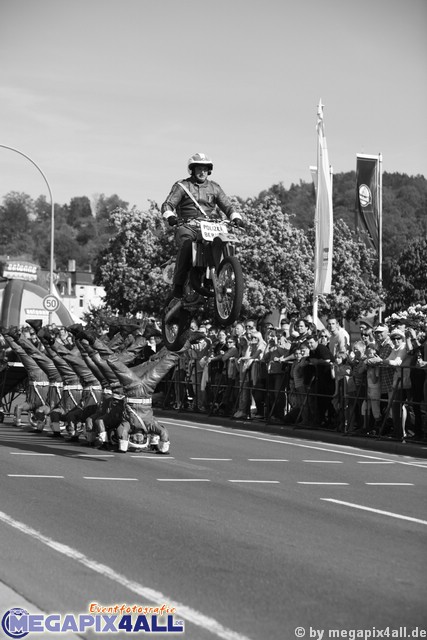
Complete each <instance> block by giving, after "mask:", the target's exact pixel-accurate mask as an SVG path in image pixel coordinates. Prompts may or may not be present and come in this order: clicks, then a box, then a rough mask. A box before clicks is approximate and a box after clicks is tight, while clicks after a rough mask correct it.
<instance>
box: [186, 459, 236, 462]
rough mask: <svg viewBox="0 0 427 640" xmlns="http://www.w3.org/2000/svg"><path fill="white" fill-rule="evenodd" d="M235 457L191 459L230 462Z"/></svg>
mask: <svg viewBox="0 0 427 640" xmlns="http://www.w3.org/2000/svg"><path fill="white" fill-rule="evenodd" d="M232 459H233V458H190V460H207V461H212V462H215V461H218V462H230V460H232Z"/></svg>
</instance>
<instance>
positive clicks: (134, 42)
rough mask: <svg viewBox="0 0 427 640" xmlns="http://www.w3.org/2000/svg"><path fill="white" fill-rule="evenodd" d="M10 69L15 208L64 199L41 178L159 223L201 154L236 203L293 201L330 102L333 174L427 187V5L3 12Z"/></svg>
mask: <svg viewBox="0 0 427 640" xmlns="http://www.w3.org/2000/svg"><path fill="white" fill-rule="evenodd" d="M0 61H1V64H0V201H1V200H2V199H3V197H4V196H5V195H6V194H7V193H9V192H11V191H17V192H24V193H27V194H28V195H30V196H31V197H32V198H37V197H38V196H40V195H45V196H46V197H47V199H48V200H49V192H48V188H47V184H46V182H45V180H44V178H43V176H42V174H41V173H40V171H39V170H38V169H37V167H38V168H39V169H40V170H41V172H42V173H43V174H44V176H45V178H46V180H47V182H48V184H49V187H50V189H51V192H52V194H53V199H54V201H55V202H57V203H59V204H68V203H69V202H70V200H71V198H73V197H80V196H87V197H88V198H90V199H91V200H93V199H94V198H96V197H97V196H99V195H100V194H104V195H105V196H106V197H108V196H110V195H113V194H117V195H118V196H119V197H120V198H121V199H122V200H124V201H126V202H128V203H129V204H130V206H133V205H135V206H137V207H138V208H139V209H142V210H146V209H148V207H149V204H150V200H154V201H155V202H157V203H158V204H161V203H162V202H163V200H164V199H165V198H166V196H167V195H168V193H169V191H170V188H171V186H172V184H173V183H174V182H175V181H176V180H179V179H182V178H184V177H186V176H187V160H188V158H189V157H190V156H191V155H192V154H194V153H196V152H203V153H206V154H207V155H209V156H210V157H211V158H212V160H213V162H214V172H213V174H212V176H211V177H212V179H214V180H216V181H217V182H219V184H220V185H221V186H222V187H223V189H224V190H225V192H226V193H227V194H228V195H237V196H240V197H241V198H245V199H246V198H249V197H253V196H257V195H258V194H259V192H260V191H262V190H264V189H268V188H269V187H271V186H272V185H274V184H277V183H279V182H281V183H283V185H284V187H285V188H286V189H288V188H289V187H290V185H291V184H292V183H294V184H299V183H300V181H301V180H302V181H304V182H309V181H310V180H311V175H310V169H309V168H310V165H315V164H316V148H317V137H316V119H317V118H316V113H317V105H318V103H319V100H320V99H321V100H322V103H323V104H324V123H325V133H326V138H327V144H328V149H329V160H330V163H331V165H332V166H333V171H334V173H340V172H345V171H351V170H354V169H355V168H356V154H358V153H365V154H372V155H376V154H378V153H381V154H382V157H383V165H382V166H383V170H384V171H388V172H394V171H397V172H400V173H407V174H408V175H418V174H422V175H424V176H425V177H427V117H426V114H427V1H426V0H322V1H320V0H210V1H208V0H204V1H201V0H0ZM1 145H3V147H2V146H1ZM4 147H11V148H12V149H15V150H16V151H12V150H11V149H6V148H4ZM22 154H24V156H27V157H24V156H23V155H22ZM28 158H29V159H30V160H29V159H28ZM31 161H32V162H31ZM33 163H35V165H37V166H34V164H33Z"/></svg>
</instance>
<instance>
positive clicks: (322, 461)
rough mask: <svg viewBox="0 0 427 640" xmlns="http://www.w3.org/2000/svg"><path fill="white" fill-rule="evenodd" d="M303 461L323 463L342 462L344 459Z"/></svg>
mask: <svg viewBox="0 0 427 640" xmlns="http://www.w3.org/2000/svg"><path fill="white" fill-rule="evenodd" d="M303 462H320V463H321V464H342V463H343V461H342V460H303Z"/></svg>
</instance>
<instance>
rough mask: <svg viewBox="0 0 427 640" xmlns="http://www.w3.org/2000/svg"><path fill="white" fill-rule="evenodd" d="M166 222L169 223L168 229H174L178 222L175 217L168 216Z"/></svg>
mask: <svg viewBox="0 0 427 640" xmlns="http://www.w3.org/2000/svg"><path fill="white" fill-rule="evenodd" d="M168 222H169V226H170V227H174V226H175V225H176V224H177V222H178V217H177V216H169V218H168Z"/></svg>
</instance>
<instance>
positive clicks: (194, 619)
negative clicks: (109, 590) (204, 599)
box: [0, 511, 250, 640]
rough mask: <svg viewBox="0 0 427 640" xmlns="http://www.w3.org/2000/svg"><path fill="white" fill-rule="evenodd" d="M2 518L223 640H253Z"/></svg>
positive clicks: (3, 517)
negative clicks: (164, 605) (163, 603)
mask: <svg viewBox="0 0 427 640" xmlns="http://www.w3.org/2000/svg"><path fill="white" fill-rule="evenodd" d="M0 520H1V521H3V522H4V523H5V524H8V525H9V526H11V527H13V528H15V529H17V530H18V531H21V532H22V533H25V534H26V535H28V536H30V537H31V538H33V539H35V540H37V541H38V542H41V543H42V544H44V545H46V546H47V547H49V548H50V549H53V550H54V551H57V552H58V553H60V554H62V555H64V556H67V557H68V558H70V559H71V560H75V561H76V562H78V563H80V564H81V565H83V566H84V567H86V568H87V569H91V570H92V571H94V572H95V573H98V574H100V575H101V576H103V577H104V578H108V579H109V580H111V581H112V582H115V583H116V584H119V585H120V586H122V587H124V588H125V589H128V590H129V591H132V593H135V594H136V595H137V596H140V597H142V598H144V599H146V600H148V601H149V602H153V603H155V604H158V603H159V602H167V603H168V604H170V606H171V607H174V608H175V609H176V610H177V611H178V612H179V617H180V618H184V620H187V621H188V622H191V623H192V624H194V625H196V626H198V627H201V629H203V630H205V631H208V632H210V633H211V634H212V635H215V636H217V638H221V640H250V638H249V637H247V636H244V635H242V634H241V633H237V632H236V631H232V630H231V629H228V628H227V627H224V626H223V625H222V624H221V623H220V622H218V621H217V620H215V619H214V618H210V617H209V616H205V615H204V614H203V613H201V612H200V611H197V610H196V609H193V608H192V607H188V606H186V605H184V604H182V603H181V602H177V601H174V600H173V598H170V597H169V596H168V595H166V594H164V593H162V592H161V591H156V590H155V589H151V587H146V586H144V585H143V584H141V583H139V582H135V581H133V580H129V579H128V578H126V576H124V575H123V574H121V573H117V572H116V571H114V569H112V568H111V567H109V566H108V565H105V564H101V563H100V562H97V561H96V560H92V559H91V558H89V557H88V556H85V555H84V554H83V553H80V551H77V549H73V548H72V547H69V546H68V545H65V544H63V543H62V542H57V541H56V540H54V539H53V538H49V537H47V536H45V535H44V534H42V533H41V532H40V531H37V530H36V529H33V528H32V527H29V526H27V525H26V524H24V523H23V522H19V520H14V519H13V518H11V517H10V516H8V515H7V514H6V513H4V512H3V511H0Z"/></svg>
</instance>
